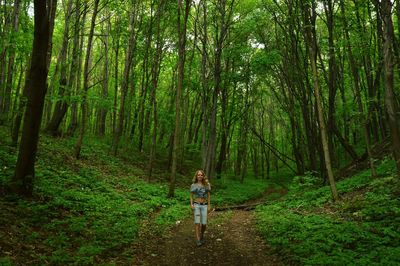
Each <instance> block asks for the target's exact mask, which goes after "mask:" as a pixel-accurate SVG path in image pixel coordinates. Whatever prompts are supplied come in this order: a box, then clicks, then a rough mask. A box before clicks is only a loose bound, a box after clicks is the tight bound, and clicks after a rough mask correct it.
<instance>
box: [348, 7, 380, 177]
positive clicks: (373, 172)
mask: <svg viewBox="0 0 400 266" xmlns="http://www.w3.org/2000/svg"><path fill="white" fill-rule="evenodd" d="M341 10H342V15H343V23H344V27H345V38H346V41H347V52H348V55H349V61H350V68H351V72H352V74H353V79H354V87H355V94H356V99H357V106H358V111H359V112H360V114H361V115H364V108H363V105H362V99H361V92H360V91H361V89H360V82H359V75H358V70H357V67H356V63H355V60H354V57H353V52H352V50H351V45H350V38H349V35H348V31H347V22H346V16H345V8H344V3H343V2H342V3H341ZM367 121H368V119H361V123H362V124H363V129H364V139H365V145H366V148H367V153H368V158H369V165H370V168H371V175H372V177H375V176H376V168H375V165H374V159H373V156H372V151H371V141H370V135H369V130H368V122H367Z"/></svg>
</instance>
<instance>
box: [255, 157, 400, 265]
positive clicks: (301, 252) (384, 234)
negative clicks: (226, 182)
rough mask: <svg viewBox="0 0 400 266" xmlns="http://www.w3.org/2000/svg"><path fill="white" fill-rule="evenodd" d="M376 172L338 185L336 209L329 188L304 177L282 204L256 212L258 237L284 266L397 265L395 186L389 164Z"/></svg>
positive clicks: (398, 192)
mask: <svg viewBox="0 0 400 266" xmlns="http://www.w3.org/2000/svg"><path fill="white" fill-rule="evenodd" d="M378 171H379V174H380V176H379V177H378V178H376V179H372V178H370V171H369V170H367V171H364V172H362V173H359V174H357V175H355V176H353V177H351V178H347V179H345V180H343V181H340V182H338V183H337V188H338V191H339V193H340V194H341V199H340V201H339V202H337V203H335V204H334V203H332V202H331V194H330V190H329V187H328V186H324V187H321V186H317V185H316V184H315V178H313V177H311V176H306V177H303V181H304V183H303V185H301V186H299V185H297V186H295V185H293V186H292V187H291V188H290V192H289V193H288V195H287V196H286V197H285V198H283V199H282V200H281V201H277V202H275V203H273V204H269V205H264V206H261V207H260V208H258V212H257V216H258V228H259V231H260V232H261V233H262V234H263V235H264V237H265V239H266V240H267V241H268V242H269V243H270V244H271V245H272V246H273V247H274V248H275V249H276V250H277V251H278V252H280V253H281V254H283V255H284V256H283V257H286V258H287V263H299V264H302V265H400V255H399V254H400V200H399V196H400V182H399V179H398V177H397V176H395V174H394V173H395V166H394V162H393V161H392V160H389V159H386V160H384V161H383V162H382V163H381V164H380V166H379V168H378ZM296 179H297V178H295V179H294V182H293V184H299V183H300V182H299V180H296ZM299 179H300V178H299Z"/></svg>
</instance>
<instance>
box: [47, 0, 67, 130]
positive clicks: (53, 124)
mask: <svg viewBox="0 0 400 266" xmlns="http://www.w3.org/2000/svg"><path fill="white" fill-rule="evenodd" d="M72 3H73V0H68V4H67V12H66V14H65V23H64V36H63V42H62V46H61V51H60V84H59V91H58V97H59V98H60V99H59V100H58V101H57V103H56V106H55V108H54V112H53V116H52V117H51V120H50V122H49V124H48V125H47V128H46V131H47V133H49V134H51V135H53V136H56V135H58V128H59V126H60V124H61V121H62V120H63V119H64V116H65V114H66V113H67V108H68V104H67V102H66V99H63V98H64V97H65V96H68V95H69V94H70V92H69V91H70V89H71V88H70V87H68V85H67V84H68V81H67V52H68V40H69V24H70V20H71V14H72ZM69 83H70V82H69Z"/></svg>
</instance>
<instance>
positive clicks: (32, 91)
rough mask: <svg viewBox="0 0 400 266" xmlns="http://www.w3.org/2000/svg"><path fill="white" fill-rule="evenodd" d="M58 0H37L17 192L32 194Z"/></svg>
mask: <svg viewBox="0 0 400 266" xmlns="http://www.w3.org/2000/svg"><path fill="white" fill-rule="evenodd" d="M56 4H57V1H56V0H53V1H51V0H49V1H46V2H45V1H41V0H35V1H34V21H35V23H34V24H35V25H34V38H33V48H32V61H31V66H30V71H29V77H28V80H29V83H28V86H29V87H28V90H27V93H28V101H27V107H26V110H25V117H24V125H23V130H22V138H21V145H20V147H19V153H18V159H17V163H16V167H15V174H14V177H13V183H14V189H15V190H16V192H17V193H19V194H21V195H25V196H31V195H32V192H33V180H34V177H35V159H36V152H37V145H38V140H39V130H40V124H41V119H42V113H43V104H44V97H45V94H46V88H47V86H46V80H47V73H48V63H47V58H48V53H49V51H48V49H49V48H50V47H51V46H50V45H49V43H50V42H51V39H50V36H51V35H52V34H51V30H52V27H51V25H52V24H53V21H51V20H52V19H54V16H52V15H51V11H52V9H53V8H55V6H56Z"/></svg>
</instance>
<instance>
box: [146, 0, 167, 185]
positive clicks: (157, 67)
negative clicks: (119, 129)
mask: <svg viewBox="0 0 400 266" xmlns="http://www.w3.org/2000/svg"><path fill="white" fill-rule="evenodd" d="M164 5H165V1H164V0H163V1H161V2H160V3H159V5H158V9H157V16H156V31H157V40H156V54H155V56H154V61H153V66H152V68H153V71H152V91H151V95H150V100H151V104H152V108H153V132H152V138H151V145H150V156H149V165H148V180H150V179H151V178H152V175H153V165H154V161H155V156H156V148H157V147H156V145H157V128H158V114H157V97H156V96H157V87H158V77H159V73H160V68H161V59H162V58H161V57H162V47H163V39H162V38H163V36H161V28H160V21H161V17H162V15H163V12H164Z"/></svg>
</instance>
